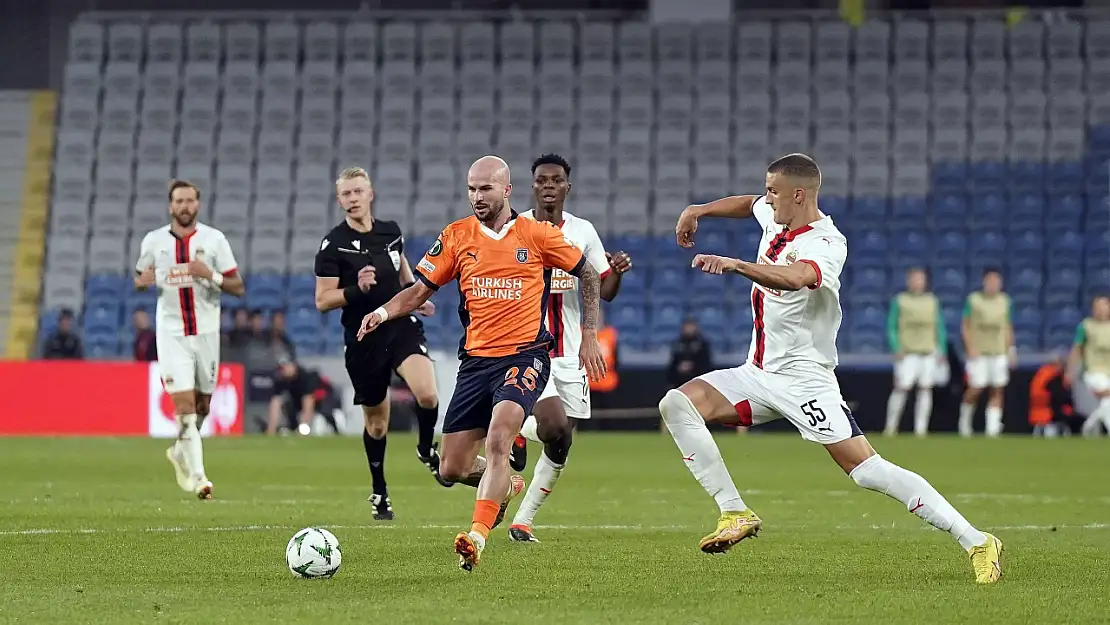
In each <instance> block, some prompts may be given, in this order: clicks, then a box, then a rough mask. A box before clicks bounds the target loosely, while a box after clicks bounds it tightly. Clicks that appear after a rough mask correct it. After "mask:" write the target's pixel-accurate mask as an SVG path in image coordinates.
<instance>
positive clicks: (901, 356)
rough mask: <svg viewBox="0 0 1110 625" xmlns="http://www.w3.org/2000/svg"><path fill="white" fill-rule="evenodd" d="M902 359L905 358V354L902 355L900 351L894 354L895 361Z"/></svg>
mask: <svg viewBox="0 0 1110 625" xmlns="http://www.w3.org/2000/svg"><path fill="white" fill-rule="evenodd" d="M903 357H905V354H903V353H902V352H900V351H898V352H894V359H895V360H902V358H903Z"/></svg>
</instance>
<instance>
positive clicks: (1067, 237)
mask: <svg viewBox="0 0 1110 625" xmlns="http://www.w3.org/2000/svg"><path fill="white" fill-rule="evenodd" d="M1046 244H1047V245H1046V251H1047V252H1048V255H1049V256H1050V257H1056V258H1058V259H1060V260H1061V261H1063V262H1066V263H1068V264H1073V263H1074V262H1075V259H1076V258H1081V257H1082V256H1083V247H1084V244H1085V241H1084V238H1083V236H1082V235H1080V234H1079V233H1078V232H1076V231H1074V230H1056V229H1054V230H1050V231H1049V233H1048V241H1046Z"/></svg>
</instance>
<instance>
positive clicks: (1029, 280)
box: [1006, 265, 1044, 306]
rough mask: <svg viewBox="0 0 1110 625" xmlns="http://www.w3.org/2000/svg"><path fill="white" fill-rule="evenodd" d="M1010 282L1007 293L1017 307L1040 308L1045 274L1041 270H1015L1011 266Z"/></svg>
mask: <svg viewBox="0 0 1110 625" xmlns="http://www.w3.org/2000/svg"><path fill="white" fill-rule="evenodd" d="M1010 276H1011V277H1010V280H1009V282H1008V283H1007V285H1006V292H1007V293H1008V294H1009V295H1010V300H1011V301H1012V302H1013V303H1014V305H1015V306H1026V305H1031V306H1039V305H1040V302H1041V286H1042V285H1043V284H1044V278H1043V277H1042V276H1043V274H1042V273H1041V271H1040V269H1034V268H1031V267H1024V268H1021V269H1017V270H1015V269H1014V266H1013V265H1010Z"/></svg>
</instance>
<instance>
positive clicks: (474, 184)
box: [466, 155, 513, 224]
mask: <svg viewBox="0 0 1110 625" xmlns="http://www.w3.org/2000/svg"><path fill="white" fill-rule="evenodd" d="M466 188H467V193H468V195H469V196H470V207H471V208H473V209H474V215H475V216H477V217H478V219H479V220H480V221H482V222H483V223H487V224H492V223H494V222H496V221H498V219H499V218H500V217H501V216H502V212H503V211H504V209H505V207H506V206H508V200H509V194H510V193H512V190H513V185H512V184H510V182H509V165H508V163H506V162H505V161H504V160H503V159H502V158H500V157H498V156H493V155H489V156H483V157H482V158H480V159H478V160H476V161H474V164H473V165H471V166H470V171H468V172H467V174H466Z"/></svg>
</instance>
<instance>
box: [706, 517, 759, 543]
mask: <svg viewBox="0 0 1110 625" xmlns="http://www.w3.org/2000/svg"><path fill="white" fill-rule="evenodd" d="M762 527H763V521H761V520H760V519H759V517H757V516H756V515H755V513H754V512H752V511H751V510H741V511H740V512H726V513H724V514H722V515H721V518H720V519H718V520H717V529H716V530H715V531H714V532H713V533H712V534H710V535H708V536H706V537H705V538H702V539H701V545H700V546H701V550H702V551H704V552H705V553H724V552H726V551H728V550H729V549H731V548H732V546H733V545H735V544H736V543H738V542H740V541H741V540H744V539H745V538H749V537H754V536H755V535H756V534H758V533H759V530H760V528H762Z"/></svg>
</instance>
